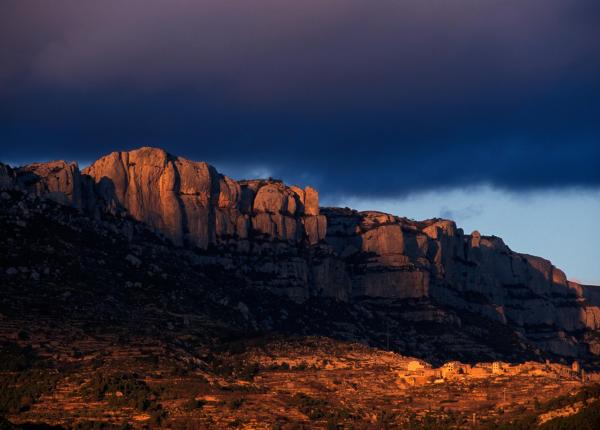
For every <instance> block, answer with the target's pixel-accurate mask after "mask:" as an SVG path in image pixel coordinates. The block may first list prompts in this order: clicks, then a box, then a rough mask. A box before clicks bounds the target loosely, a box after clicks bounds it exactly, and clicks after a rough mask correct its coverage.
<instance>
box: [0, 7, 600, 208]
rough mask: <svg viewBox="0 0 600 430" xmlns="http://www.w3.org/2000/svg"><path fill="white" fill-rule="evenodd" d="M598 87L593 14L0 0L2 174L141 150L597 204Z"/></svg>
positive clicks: (348, 190)
mask: <svg viewBox="0 0 600 430" xmlns="http://www.w3.org/2000/svg"><path fill="white" fill-rule="evenodd" d="M598 76H600V3H598V2H597V1H595V0H581V1H577V2H568V1H562V0H518V1H517V0H502V1H500V0H498V1H496V0H488V1H478V0H453V1H442V0H427V1H423V0H404V1H398V0H393V1H392V0H382V1H377V2H372V1H359V0H344V1H342V0H325V1H323V0H319V1H316V0H304V1H301V2H298V1H290V0H245V1H241V0H231V1H222V0H219V1H217V0H198V1H186V0H172V1H159V0H143V1H142V0H129V1H127V2H122V1H116V0H106V1H102V2H91V1H90V2H87V1H80V0H72V1H71V0H56V1H52V2H45V1H33V0H5V1H3V2H2V4H1V5H0V145H1V149H0V158H2V159H5V160H6V159H10V160H28V159H35V158H37V159H45V158H54V157H57V158H78V159H86V160H91V159H94V158H96V157H98V156H100V155H102V154H103V153H105V152H108V151H111V150H114V149H129V148H134V147H137V146H140V145H154V146H161V147H164V148H166V149H167V150H169V151H170V152H172V153H175V154H180V155H184V156H187V157H189V158H193V159H202V160H206V161H209V162H213V163H215V164H216V165H217V166H218V165H220V164H222V165H227V166H231V168H232V170H234V171H236V170H243V169H244V166H251V169H260V170H262V171H269V172H272V174H273V176H277V177H282V178H284V179H286V180H289V181H293V182H299V183H312V184H314V185H316V186H318V187H319V188H320V189H321V190H322V191H325V192H327V193H330V194H346V195H347V194H353V195H358V196H360V195H363V196H366V195H370V196H381V197H393V196H398V195H403V194H406V193H408V192H410V191H418V190H428V189H441V188H447V187H457V186H468V185H478V184H489V185H492V186H494V187H498V188H503V189H509V190H516V191H519V190H530V189H540V188H542V189H548V188H568V187H587V188H597V187H598V186H600V169H598V165H599V163H600V121H598V118H600V79H599V78H598ZM225 173H227V172H225Z"/></svg>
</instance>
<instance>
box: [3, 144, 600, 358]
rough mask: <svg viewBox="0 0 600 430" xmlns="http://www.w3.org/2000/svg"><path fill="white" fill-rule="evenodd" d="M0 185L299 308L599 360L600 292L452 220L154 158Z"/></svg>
mask: <svg viewBox="0 0 600 430" xmlns="http://www.w3.org/2000/svg"><path fill="white" fill-rule="evenodd" d="M0 186H1V187H13V186H16V187H20V188H23V189H25V190H27V191H29V192H31V193H34V194H37V195H39V196H44V197H48V198H51V199H53V200H55V201H58V202H60V203H62V204H65V205H70V206H73V207H75V208H78V209H80V210H82V211H86V212H88V213H89V214H90V215H92V216H98V214H99V213H101V212H102V211H109V212H112V213H122V214H124V215H128V216H131V217H133V218H135V219H137V220H139V221H141V222H144V223H146V224H147V225H149V226H151V227H152V228H153V229H155V230H156V231H158V232H161V233H162V234H164V235H165V236H166V237H168V238H169V239H170V240H171V241H173V242H174V243H176V244H178V245H181V246H189V247H192V248H200V249H201V250H203V251H206V252H205V253H204V254H203V255H202V257H199V262H198V264H199V265H200V266H201V265H203V264H218V265H221V266H224V267H226V268H227V269H230V270H234V271H235V272H236V273H239V274H243V275H244V276H246V277H247V279H248V282H250V283H251V284H253V285H257V286H261V287H265V288H268V289H269V290H271V291H273V292H276V293H278V294H282V295H286V296H289V297H291V298H292V299H294V300H296V301H299V302H302V301H305V300H308V299H310V298H312V297H329V298H334V299H337V300H342V301H360V300H362V299H364V298H366V299H377V300H390V301H394V300H420V301H425V302H428V303H431V304H432V305H435V306H438V308H435V307H434V306H432V309H438V310H440V312H442V313H443V308H444V307H448V308H451V309H454V310H458V312H459V313H458V314H459V315H460V312H469V313H475V314H478V315H483V316H485V317H486V318H489V319H492V320H495V321H498V322H500V323H502V324H507V325H510V326H511V327H513V328H514V329H515V330H516V331H517V332H518V333H519V336H522V338H523V339H528V340H529V341H531V342H534V343H535V344H536V345H538V346H539V347H541V348H543V349H546V350H548V351H552V352H555V353H557V354H561V355H577V354H581V353H582V350H583V351H584V352H585V351H590V352H592V353H594V354H598V355H600V341H598V340H597V336H595V335H591V334H589V333H593V331H595V330H598V329H600V292H599V291H598V289H595V288H593V287H586V286H581V285H578V284H576V283H574V282H569V281H568V280H567V278H566V276H565V274H564V273H563V272H562V271H561V270H559V269H557V268H556V267H554V266H553V265H552V264H551V263H550V262H549V261H548V260H545V259H543V258H540V257H535V256H530V255H525V254H519V253H515V252H513V251H512V250H511V249H510V248H509V247H508V246H507V245H506V244H505V243H504V242H503V241H502V239H501V238H498V237H495V236H482V235H481V234H480V233H479V232H477V231H474V232H472V233H471V234H465V233H464V232H463V230H462V229H460V228H458V227H457V226H456V224H455V223H454V222H453V221H450V220H443V219H431V220H425V221H414V220H409V219H406V218H402V217H398V216H393V215H390V214H385V213H381V212H376V211H367V212H357V211H354V210H351V209H348V208H345V209H342V208H322V209H320V208H319V197H318V193H317V191H316V190H314V189H313V188H311V187H306V188H304V189H301V188H298V187H295V186H288V185H286V184H284V183H283V182H281V181H278V180H272V179H269V180H263V179H254V180H241V181H235V180H233V179H231V178H228V177H227V176H224V175H222V174H220V173H219V172H217V171H216V169H214V168H213V167H212V166H210V165H209V164H207V163H204V162H195V161H190V160H187V159H184V158H181V157H176V156H173V155H170V154H168V153H167V152H165V151H164V150H161V149H157V148H141V149H138V150H135V151H130V152H113V153H111V154H109V155H107V156H105V157H103V158H101V159H99V160H98V161H96V162H94V163H93V164H92V165H90V166H89V167H88V168H87V169H85V170H83V172H80V171H79V169H78V167H77V165H76V164H75V163H66V162H64V161H54V162H49V163H34V164H31V165H28V166H24V167H20V168H18V169H12V168H10V167H9V166H5V165H2V164H0ZM419 318H422V319H425V320H427V318H431V320H432V321H434V320H435V321H437V319H439V315H438V313H436V312H432V313H431V315H430V316H429V317H428V316H427V315H421V316H420V317H419ZM455 323H456V324H457V325H460V321H456V322H455ZM581 333H584V335H581Z"/></svg>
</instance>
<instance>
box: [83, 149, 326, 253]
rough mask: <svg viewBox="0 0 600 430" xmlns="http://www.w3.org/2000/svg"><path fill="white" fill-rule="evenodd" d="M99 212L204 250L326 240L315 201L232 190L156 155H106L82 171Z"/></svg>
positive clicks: (276, 190) (213, 176)
mask: <svg viewBox="0 0 600 430" xmlns="http://www.w3.org/2000/svg"><path fill="white" fill-rule="evenodd" d="M83 174H84V175H87V176H89V177H91V178H92V179H93V181H94V183H95V185H96V189H97V190H98V194H99V196H100V197H101V199H102V201H103V204H104V205H106V206H107V207H110V208H113V209H118V208H123V209H125V210H126V211H127V212H128V213H129V214H130V215H131V216H133V217H134V218H135V219H137V220H139V221H143V222H145V223H147V224H148V225H150V226H152V227H154V228H156V229H157V230H159V231H161V232H163V233H165V234H166V235H167V236H169V237H170V238H171V239H172V240H173V241H174V242H175V243H178V244H192V245H195V246H198V247H200V248H203V249H206V248H208V246H209V245H219V244H221V243H224V242H227V241H228V240H229V239H238V240H246V239H248V238H249V237H251V236H259V235H262V236H265V237H266V238H268V239H270V240H283V241H291V242H301V241H307V242H308V243H311V244H312V243H316V242H318V241H319V240H321V239H323V238H324V236H325V226H326V220H325V217H323V216H320V215H319V202H318V194H317V193H316V192H315V191H314V190H313V189H311V188H310V187H308V188H307V189H306V190H301V189H299V188H297V187H287V186H285V185H284V184H283V183H280V182H269V181H260V180H257V181H241V182H236V181H234V180H232V179H231V178H228V177H227V176H224V175H221V174H220V173H218V172H217V171H216V170H215V168H214V167H212V166H210V165H208V164H207V163H203V162H194V161H190V160H186V159H184V158H181V157H174V156H171V155H169V154H167V153H166V152H165V151H163V150H161V149H155V148H142V149H139V150H136V151H131V152H113V153H112V154H109V155H107V156H105V157H103V158H101V159H100V160H98V161H96V162H95V163H93V164H92V165H91V166H89V167H88V168H87V169H85V170H84V171H83Z"/></svg>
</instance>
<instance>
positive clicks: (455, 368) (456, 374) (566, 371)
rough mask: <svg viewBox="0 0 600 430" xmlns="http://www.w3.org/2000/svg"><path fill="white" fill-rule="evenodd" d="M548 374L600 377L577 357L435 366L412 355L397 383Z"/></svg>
mask: <svg viewBox="0 0 600 430" xmlns="http://www.w3.org/2000/svg"><path fill="white" fill-rule="evenodd" d="M519 376H521V377H527V378H530V377H536V376H537V377H547V378H555V379H567V380H577V381H580V382H582V383H586V382H593V381H598V380H600V374H598V373H594V372H589V373H588V372H586V371H585V370H584V369H582V368H581V366H580V364H579V362H578V361H573V363H572V364H571V365H570V366H569V365H566V364H562V363H551V362H550V361H549V360H546V362H545V363H538V362H535V361H527V362H524V363H518V364H512V363H505V362H501V361H494V362H491V363H476V364H465V363H461V362H460V361H449V362H447V363H445V364H444V365H442V366H441V367H438V368H435V367H433V366H432V365H431V364H429V363H427V362H425V361H422V360H418V359H413V360H410V361H408V362H407V363H406V367H405V368H404V369H402V370H399V371H397V378H398V379H397V384H398V385H400V386H418V385H426V384H443V383H445V382H448V381H452V382H458V381H466V380H473V379H486V378H502V377H504V378H505V377H519Z"/></svg>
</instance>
